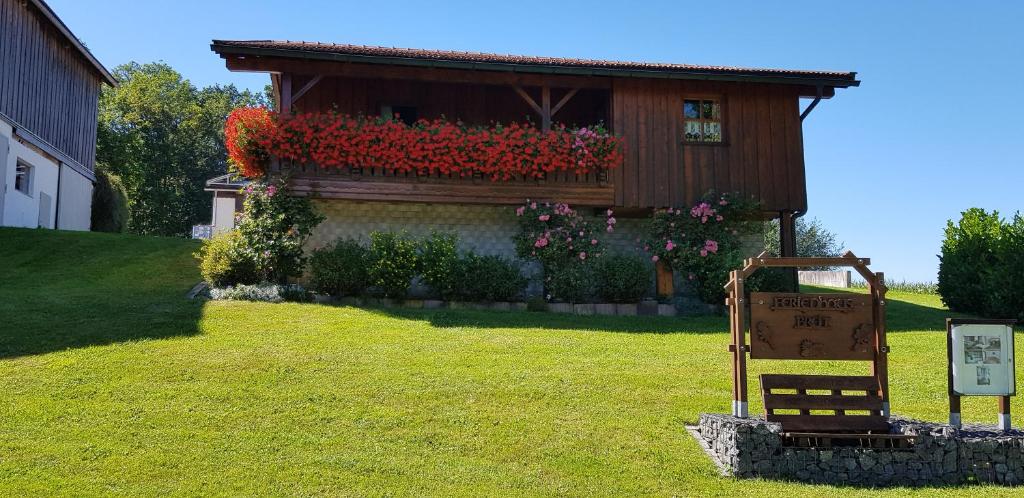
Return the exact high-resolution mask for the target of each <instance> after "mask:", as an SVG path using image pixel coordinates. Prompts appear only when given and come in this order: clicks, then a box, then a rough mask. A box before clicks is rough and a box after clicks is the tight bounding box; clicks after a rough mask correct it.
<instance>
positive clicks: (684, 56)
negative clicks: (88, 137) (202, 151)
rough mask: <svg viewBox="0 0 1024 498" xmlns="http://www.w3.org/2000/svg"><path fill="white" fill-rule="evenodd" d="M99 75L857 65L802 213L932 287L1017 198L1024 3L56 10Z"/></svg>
mask: <svg viewBox="0 0 1024 498" xmlns="http://www.w3.org/2000/svg"><path fill="white" fill-rule="evenodd" d="M49 3H50V5H51V7H53V9H54V10H55V11H56V12H57V14H58V15H59V16H61V18H62V19H63V20H64V21H65V23H67V24H68V26H69V27H70V28H71V29H72V31H74V32H75V34H77V35H78V36H79V37H80V38H82V39H83V40H84V41H85V42H86V44H87V45H88V46H89V47H90V49H91V50H92V51H93V52H94V53H95V54H96V56H97V57H98V58H99V59H100V60H101V61H102V62H103V63H104V64H105V65H107V66H108V67H110V68H113V67H114V66H116V65H118V64H121V63H124V62H128V61H131V60H135V61H139V62H148V61H156V60H163V61H166V62H168V63H169V64H171V65H172V66H173V67H174V68H176V69H177V70H179V71H180V72H181V73H183V74H184V75H185V76H186V77H187V78H189V79H191V80H192V81H193V82H194V83H195V84H197V85H207V84H211V83H218V82H219V83H228V82H230V83H235V84H236V85H238V86H242V87H249V88H253V89H260V88H262V87H263V85H265V84H266V83H267V81H268V78H267V77H266V76H265V75H254V74H238V73H230V72H228V71H227V70H226V69H225V68H224V65H223V63H222V61H221V60H220V58H219V57H217V56H216V55H215V54H213V53H212V52H210V50H209V42H210V40H211V39H213V38H224V39H248V38H272V39H290V40H309V41H325V42H327V41H333V42H343V43H358V44H372V45H387V46H399V47H415V48H437V49H453V50H474V51H486V52H499V53H513V54H527V55H552V56H569V57H586V58H604V59H622V60H646V61H659V62H686V63H695V64H722V65H739V66H754V67H782V68H799V69H836V70H852V71H857V72H858V73H859V77H860V79H861V80H862V81H863V83H862V85H861V87H860V88H853V89H849V90H840V91H839V92H838V95H837V97H836V98H835V99H832V100H828V101H824V102H822V104H821V105H819V106H818V107H817V109H815V110H814V112H813V113H812V114H811V115H810V117H808V119H807V121H805V122H804V145H805V153H806V161H807V179H808V185H807V189H808V193H809V196H810V211H809V213H808V216H811V217H817V218H819V219H821V220H822V221H823V222H824V223H825V224H826V225H827V226H828V227H829V228H830V229H831V230H833V231H835V232H836V233H838V234H839V238H840V239H841V240H842V241H844V242H845V245H846V246H847V247H848V248H850V249H852V250H854V251H855V252H856V253H857V254H859V255H862V256H870V257H871V258H872V259H873V265H872V266H873V268H874V269H875V270H876V271H885V272H886V275H887V277H888V278H889V279H890V280H900V279H909V280H934V279H935V274H936V270H937V266H938V260H937V259H936V254H938V251H939V245H940V243H941V239H942V232H943V228H944V226H945V222H946V220H947V219H949V218H957V217H958V216H959V213H960V211H962V210H964V209H966V208H968V207H971V206H978V207H983V208H986V209H997V210H999V211H1000V212H1001V213H1003V214H1005V215H1010V214H1012V213H1013V212H1015V211H1017V210H1019V209H1021V207H1022V206H1024V202H1022V201H1021V193H1022V189H1024V159H1022V158H1024V154H1022V150H1021V149H1022V148H1024V124H1022V122H1024V121H1022V120H1024V92H1022V91H1021V88H1022V87H1024V84H1022V82H1024V36H1022V35H1021V34H1020V29H1021V26H1024V2H1011V1H1006V2H985V1H973V2H842V3H841V2H821V1H820V0H818V1H813V2H785V3H783V2H764V1H753V2H691V1H682V0H676V1H670V2H643V4H642V5H641V4H640V2H636V5H627V3H624V2H609V3H606V4H605V3H602V2H595V1H590V2H564V3H555V2H530V1H516V2H497V3H494V4H488V3H487V2H481V1H471V2H408V3H406V2H386V1H375V2H366V1H361V2H341V1H337V2H335V1H301V0H292V1H287V2H283V1H276V2H270V1H253V0H248V1H210V0H207V1H203V2H199V1H191V0H188V1H184V0H183V1H177V2H170V1H164V2H148V1H147V2H139V1H135V0H132V1H121V0H116V1H115V0H111V1H102V0H91V1H88V2H83V1H80V0H50V1H49Z"/></svg>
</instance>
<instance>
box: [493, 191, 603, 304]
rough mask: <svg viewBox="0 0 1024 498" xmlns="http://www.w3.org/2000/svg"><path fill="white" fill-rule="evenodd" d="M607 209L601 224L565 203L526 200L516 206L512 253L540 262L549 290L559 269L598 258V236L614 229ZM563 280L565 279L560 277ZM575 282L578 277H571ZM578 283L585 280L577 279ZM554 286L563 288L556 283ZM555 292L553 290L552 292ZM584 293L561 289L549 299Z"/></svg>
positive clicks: (566, 268)
mask: <svg viewBox="0 0 1024 498" xmlns="http://www.w3.org/2000/svg"><path fill="white" fill-rule="evenodd" d="M613 214H614V213H613V212H612V210H611V209H609V210H607V211H606V212H605V213H604V215H605V219H604V224H603V226H601V224H600V223H599V222H598V223H593V222H591V221H588V220H587V219H586V218H584V217H583V216H582V215H581V214H580V213H579V212H578V211H576V210H575V209H572V208H571V207H570V206H569V205H568V204H565V203H540V202H536V201H530V200H527V201H526V203H525V204H523V205H522V206H519V207H518V208H516V220H517V222H518V224H519V232H518V233H517V234H516V235H515V236H513V240H514V242H515V246H516V253H517V254H518V256H519V257H520V258H522V259H525V260H533V261H538V262H540V264H541V266H542V267H543V269H544V278H545V287H547V288H548V290H549V291H550V290H552V289H551V287H552V286H551V285H550V283H551V282H552V279H553V278H554V279H556V280H558V279H559V275H558V274H559V273H560V272H570V271H571V272H572V273H574V274H575V273H579V272H577V271H576V270H577V268H576V267H577V266H578V265H586V264H587V262H588V261H591V260H593V259H594V258H597V257H600V256H601V254H602V253H603V252H604V246H603V245H602V242H601V235H602V234H603V233H605V232H612V231H614V230H615V217H614V216H613ZM562 280H565V279H562ZM571 280H572V281H573V282H576V281H577V280H578V279H571ZM579 285H580V286H584V285H585V283H583V282H580V283H579ZM554 287H555V288H566V287H567V286H565V285H556V286H554ZM556 293H557V292H556ZM582 293H585V292H584V291H581V290H580V289H573V290H572V291H563V292H561V294H566V295H562V296H559V295H552V296H551V297H552V298H555V299H563V300H573V299H575V298H578V297H579V295H581V294H582Z"/></svg>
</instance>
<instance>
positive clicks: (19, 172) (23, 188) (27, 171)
mask: <svg viewBox="0 0 1024 498" xmlns="http://www.w3.org/2000/svg"><path fill="white" fill-rule="evenodd" d="M14 190H17V191H18V192H21V193H23V194H25V195H32V166H29V165H28V164H25V163H23V162H21V161H18V166H17V167H16V168H15V170H14Z"/></svg>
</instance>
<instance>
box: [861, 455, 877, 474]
mask: <svg viewBox="0 0 1024 498" xmlns="http://www.w3.org/2000/svg"><path fill="white" fill-rule="evenodd" d="M875 462H876V460H875V459H874V457H872V456H871V455H870V454H864V455H861V457H860V466H861V468H863V469H864V470H871V469H872V468H874V466H875Z"/></svg>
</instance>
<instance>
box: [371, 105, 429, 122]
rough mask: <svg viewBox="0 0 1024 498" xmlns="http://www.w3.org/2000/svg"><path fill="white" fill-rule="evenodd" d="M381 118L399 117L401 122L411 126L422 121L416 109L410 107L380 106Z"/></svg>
mask: <svg viewBox="0 0 1024 498" xmlns="http://www.w3.org/2000/svg"><path fill="white" fill-rule="evenodd" d="M380 116H381V117H382V118H384V119H394V118H395V117H396V116H397V117H398V119H399V120H401V121H402V122H403V123H405V124H407V125H409V126H412V125H413V124H415V123H416V121H417V120H418V119H420V117H419V113H418V112H417V110H416V108H415V107H413V106H410V105H382V106H380Z"/></svg>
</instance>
